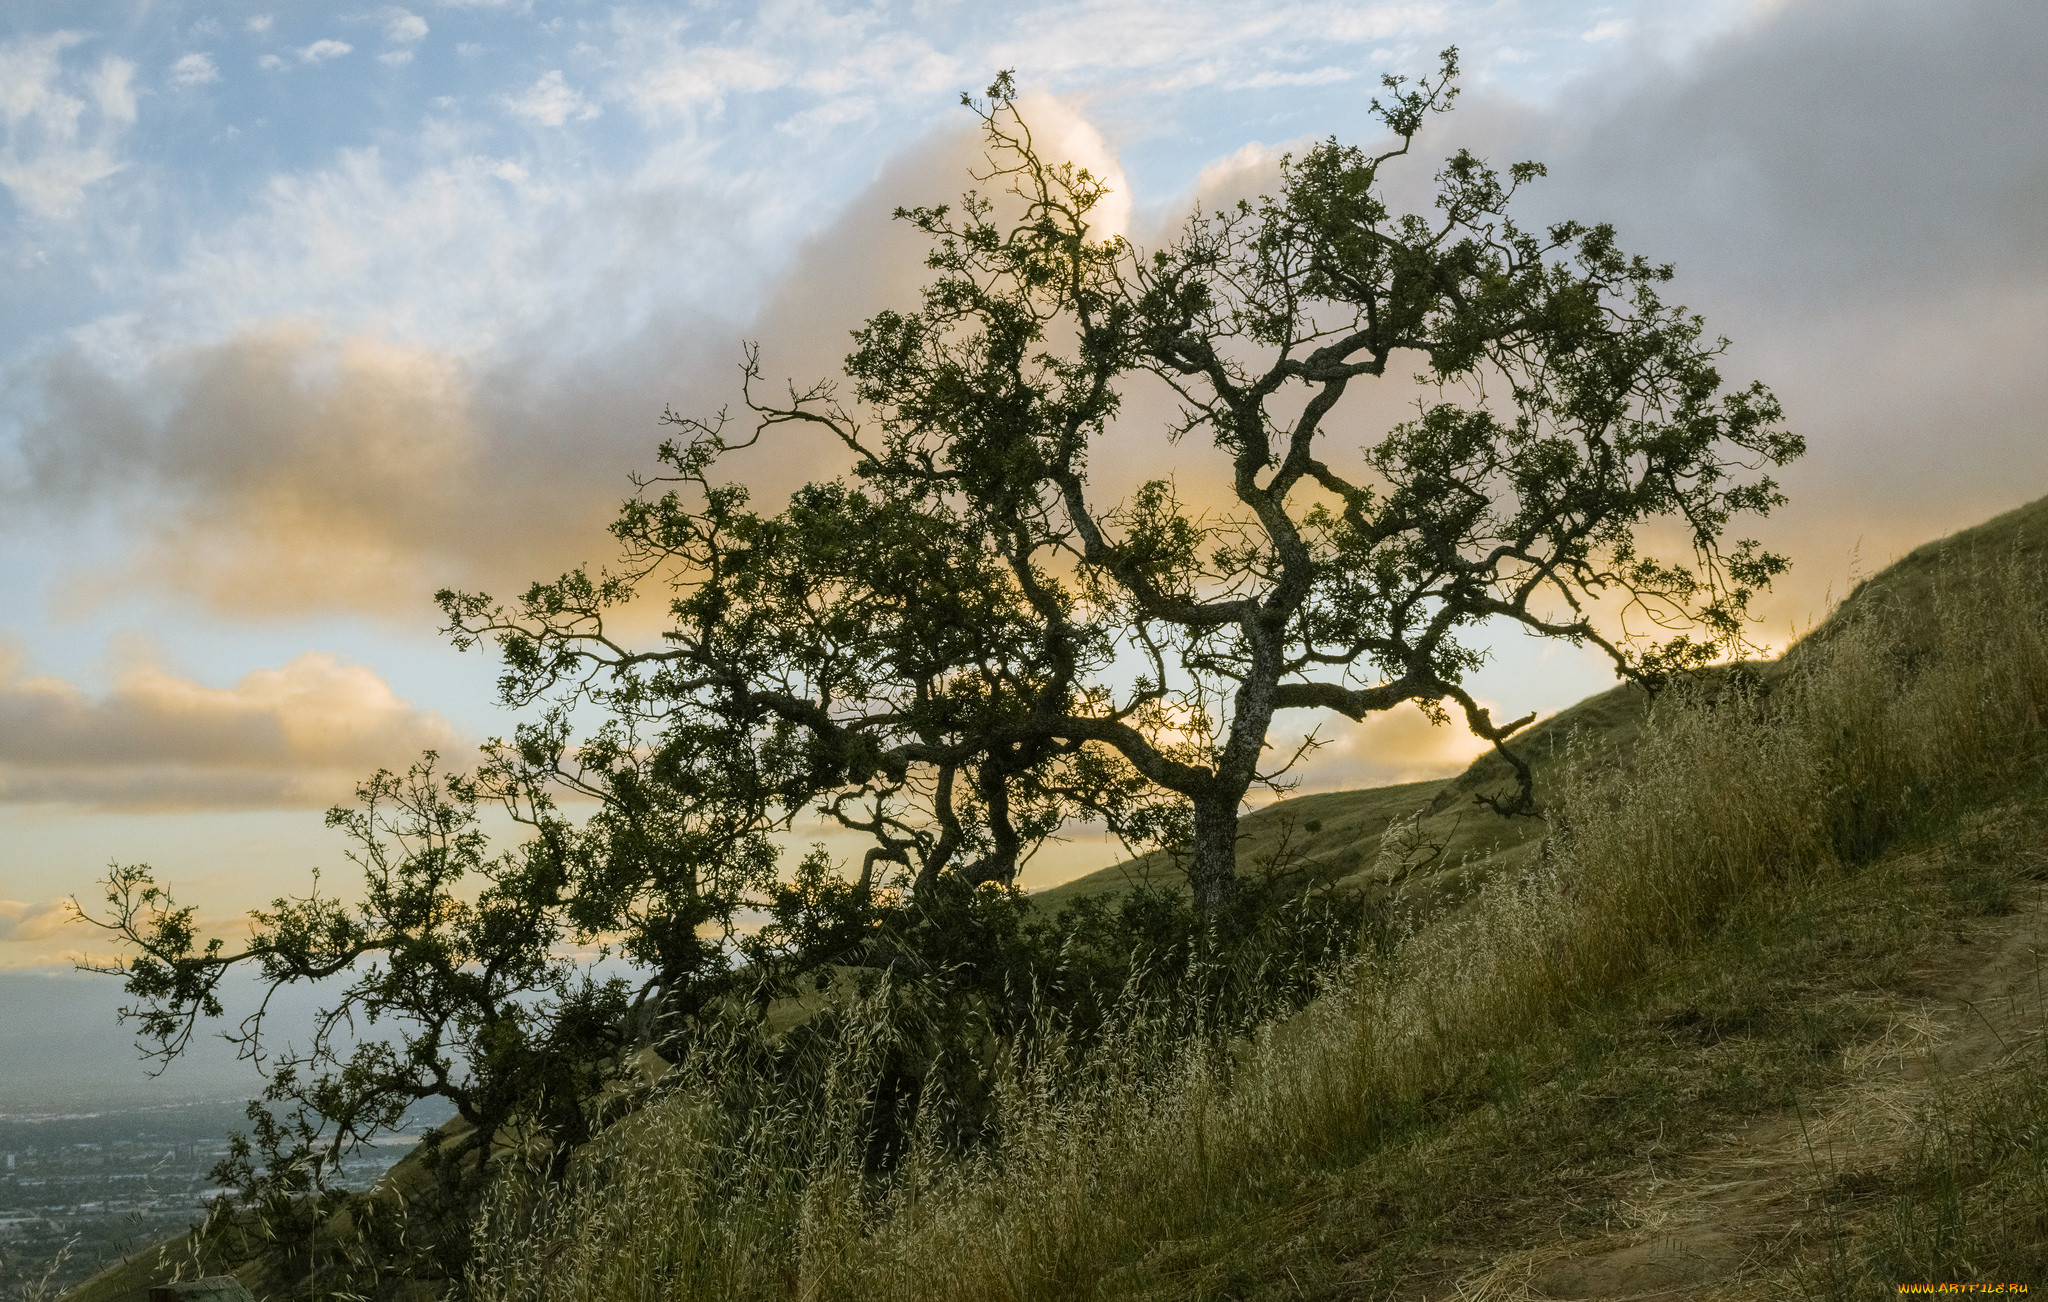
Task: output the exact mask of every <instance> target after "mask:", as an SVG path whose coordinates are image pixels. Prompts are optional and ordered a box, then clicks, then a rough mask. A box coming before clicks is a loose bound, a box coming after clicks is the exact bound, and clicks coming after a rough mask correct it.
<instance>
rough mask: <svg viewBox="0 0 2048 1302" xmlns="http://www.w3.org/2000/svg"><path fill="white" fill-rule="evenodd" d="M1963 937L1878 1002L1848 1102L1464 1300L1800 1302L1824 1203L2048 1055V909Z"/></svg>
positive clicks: (1470, 1285) (1968, 928)
mask: <svg viewBox="0 0 2048 1302" xmlns="http://www.w3.org/2000/svg"><path fill="white" fill-rule="evenodd" d="M1954 935H1955V940H1954V942H1953V943H1950V944H1947V945H1943V946H1942V947H1941V948H1940V949H1939V951H1938V952H1936V953H1934V954H1933V955H1931V956H1929V960H1928V961H1927V962H1926V963H1924V964H1923V965H1922V966H1919V967H1917V968H1915V969H1913V970H1912V971H1911V972H1910V973H1909V975H1908V979H1907V981H1906V982H1905V983H1904V984H1903V987H1902V988H1900V989H1897V990H1894V991H1892V992H1887V993H1873V994H1871V995H1869V996H1868V997H1869V999H1870V1001H1871V1003H1872V1005H1873V1012H1874V1013H1877V1014H1878V1019H1879V1020H1881V1021H1884V1022H1886V1024H1887V1026H1886V1030H1885V1031H1884V1033H1883V1034H1881V1035H1879V1036H1878V1037H1876V1038H1875V1039H1872V1040H1868V1041H1865V1042H1862V1043H1859V1044H1857V1045H1854V1046H1852V1047H1850V1048H1849V1049H1847V1050H1846V1051H1844V1054H1843V1061H1842V1069H1843V1077H1844V1079H1843V1081H1842V1083H1841V1084H1840V1085H1839V1086H1838V1087H1837V1088H1835V1089H1833V1090H1831V1091H1830V1092H1829V1093H1827V1094H1826V1095H1824V1096H1821V1097H1817V1098H1814V1099H1811V1100H1802V1101H1800V1103H1799V1104H1798V1105H1797V1106H1795V1107H1793V1108H1791V1109H1789V1110H1787V1111H1786V1112H1784V1113H1781V1114H1778V1115H1775V1116H1765V1117H1758V1118H1755V1119H1754V1120H1752V1121H1751V1122H1750V1123H1749V1124H1747V1125H1745V1126H1743V1127H1741V1128H1739V1129H1736V1130H1733V1131H1730V1132H1729V1133H1727V1134H1724V1135H1722V1136H1720V1137H1719V1138H1718V1139H1716V1140H1715V1141H1714V1142H1712V1143H1710V1144H1708V1145H1705V1146H1703V1147H1701V1148H1699V1149H1697V1150H1695V1151H1693V1152H1691V1153H1688V1154H1685V1155H1683V1156H1682V1157H1679V1158H1676V1159H1665V1160H1662V1161H1656V1162H1652V1163H1646V1166H1645V1169H1644V1171H1643V1173H1642V1175H1641V1176H1640V1177H1639V1178H1637V1179H1635V1180H1633V1181H1631V1182H1629V1183H1628V1184H1627V1185H1626V1186H1624V1188H1623V1190H1622V1191H1621V1192H1620V1193H1619V1196H1618V1200H1617V1201H1618V1203H1619V1205H1620V1208H1621V1216H1620V1217H1619V1219H1620V1220H1621V1221H1622V1222H1623V1223H1624V1226H1625V1228H1620V1229H1617V1230H1614V1231H1611V1232H1606V1233H1600V1234H1597V1235H1593V1236H1588V1237H1578V1238H1568V1239H1560V1240H1557V1241H1555V1242H1551V1243H1546V1244H1543V1245H1540V1246H1538V1247H1536V1248H1533V1249H1530V1250H1528V1251H1525V1252H1520V1253H1517V1254H1515V1255H1513V1256H1512V1257H1508V1258H1504V1259H1501V1260H1498V1261H1496V1262H1494V1263H1492V1265H1491V1266H1490V1267H1489V1268H1488V1269H1487V1270H1486V1271H1484V1272H1483V1273H1480V1274H1476V1275H1474V1276H1471V1277H1468V1278H1467V1279H1465V1280H1463V1281H1461V1283H1460V1284H1459V1285H1458V1286H1457V1287H1456V1289H1455V1291H1454V1292H1453V1293H1451V1294H1450V1295H1449V1296H1452V1297H1457V1298H1462V1299H1470V1300H1471V1302H1482V1300H1483V1302H1507V1300H1508V1299H1596V1298H1597V1299H1624V1298H1641V1299H1651V1298H1655V1299H1695V1298H1728V1299H1742V1298H1752V1297H1755V1298H1762V1297H1782V1296H1784V1289H1783V1286H1782V1280H1783V1273H1784V1271H1785V1270H1786V1269H1787V1268H1788V1267H1789V1266H1791V1265H1792V1264H1793V1262H1794V1259H1795V1258H1796V1257H1797V1256H1799V1255H1800V1254H1801V1252H1802V1251H1810V1250H1811V1249H1812V1248H1813V1247H1814V1246H1815V1245H1816V1244H1819V1243H1824V1242H1825V1241H1826V1235H1827V1232H1828V1220H1827V1218H1828V1213H1827V1209H1826V1204H1825V1202H1824V1200H1823V1198H1822V1192H1823V1190H1824V1189H1826V1188H1827V1187H1828V1186H1830V1185H1831V1184H1838V1183H1839V1182H1841V1181H1844V1180H1848V1181H1855V1180H1856V1179H1857V1178H1858V1176H1859V1174H1860V1175H1863V1176H1865V1178H1869V1176H1870V1175H1872V1174H1875V1173H1879V1172H1883V1171H1884V1170H1886V1169H1887V1168H1891V1167H1894V1166H1895V1164H1896V1163H1897V1162H1898V1161H1899V1160H1900V1159H1901V1158H1902V1157H1904V1156H1906V1155H1907V1154H1908V1153H1909V1152H1910V1151H1911V1150H1912V1148H1913V1147H1914V1145H1915V1144H1916V1143H1917V1142H1918V1136H1919V1135H1920V1133H1921V1131H1920V1129H1919V1126H1918V1121H1919V1119H1920V1118H1921V1117H1922V1116H1924V1115H1925V1112H1926V1110H1927V1107H1928V1105H1929V1104H1930V1103H1932V1102H1934V1101H1935V1100H1937V1099H1943V1098H1953V1097H1955V1096H1956V1095H1958V1094H1967V1093H1970V1092H1973V1091H1976V1090H1982V1089H1993V1088H1996V1084H1997V1081H1998V1078H1999V1075H2000V1073H2001V1072H2002V1071H2003V1070H2004V1069H2006V1068H2009V1067H2010V1065H2011V1064H2012V1063H2013V1062H2014V1061H2015V1060H2016V1059H2018V1058H2019V1057H2020V1056H2021V1055H2023V1054H2029V1053H2031V1054H2035V1055H2039V1054H2041V1053H2042V1052H2043V1045H2042V1043H2041V1039H2042V1035H2043V1022H2044V1009H2048V971H2044V963H2048V957H2044V954H2048V905H2044V901H2043V900H2041V899H2040V898H2029V899H2025V900H2023V901H2021V902H2020V907H2019V908H2018V910H2017V911H2016V912H2013V913H2010V914H2006V915H2004V916H1999V917H1988V918H1980V919H1975V920H1972V921H1969V922H1966V923H1959V924H1957V925H1956V926H1955V928H1954Z"/></svg>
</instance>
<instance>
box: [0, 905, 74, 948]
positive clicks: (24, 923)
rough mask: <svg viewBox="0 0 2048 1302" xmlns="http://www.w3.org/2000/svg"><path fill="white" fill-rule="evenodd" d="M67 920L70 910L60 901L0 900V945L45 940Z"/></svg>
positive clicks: (69, 919) (69, 920)
mask: <svg viewBox="0 0 2048 1302" xmlns="http://www.w3.org/2000/svg"><path fill="white" fill-rule="evenodd" d="M71 921H72V915H71V911H70V910H69V909H68V908H66V907H65V904H64V901H62V900H50V901H48V902H46V903H42V904H26V903H23V902H22V901H20V900H0V944H5V943H7V942H9V941H15V942H27V941H36V940H47V939H49V938H50V937H51V936H54V935H56V934H57V932H58V929H59V928H61V927H64V926H66V925H67V924H69V923H70V922H71Z"/></svg>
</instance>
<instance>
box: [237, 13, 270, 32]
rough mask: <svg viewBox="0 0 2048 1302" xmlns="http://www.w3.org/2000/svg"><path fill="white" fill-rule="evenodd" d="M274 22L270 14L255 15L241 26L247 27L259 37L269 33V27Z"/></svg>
mask: <svg viewBox="0 0 2048 1302" xmlns="http://www.w3.org/2000/svg"><path fill="white" fill-rule="evenodd" d="M275 21H276V19H275V17H273V16H272V15H270V14H256V15H254V16H253V17H251V18H250V19H249V21H248V22H247V23H245V24H243V26H245V27H247V28H248V30H249V31H251V32H254V33H256V34H257V35H259V36H260V35H262V34H263V33H264V32H267V31H269V30H270V25H271V24H272V23H273V22H275Z"/></svg>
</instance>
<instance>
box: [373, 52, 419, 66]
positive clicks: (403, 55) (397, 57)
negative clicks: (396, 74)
mask: <svg viewBox="0 0 2048 1302" xmlns="http://www.w3.org/2000/svg"><path fill="white" fill-rule="evenodd" d="M412 56H413V52H412V51H411V50H386V51H384V53H382V54H380V55H378V56H377V62H379V63H381V64H383V65H384V66H385V67H387V68H403V67H404V66H405V65H406V64H408V63H411V62H412Z"/></svg>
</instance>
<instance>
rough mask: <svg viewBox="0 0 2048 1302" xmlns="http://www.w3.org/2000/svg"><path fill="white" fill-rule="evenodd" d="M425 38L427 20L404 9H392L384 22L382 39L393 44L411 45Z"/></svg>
mask: <svg viewBox="0 0 2048 1302" xmlns="http://www.w3.org/2000/svg"><path fill="white" fill-rule="evenodd" d="M426 38H427V20H426V19H424V18H422V17H420V16H419V15H418V14H416V13H412V12H410V11H408V10H404V9H394V10H392V11H391V15H390V18H389V19H388V20H387V21H386V22H385V24H384V39H385V40H387V41H390V42H391V43H392V44H393V45H413V44H416V43H418V42H420V41H423V40H425V39H426Z"/></svg>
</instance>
